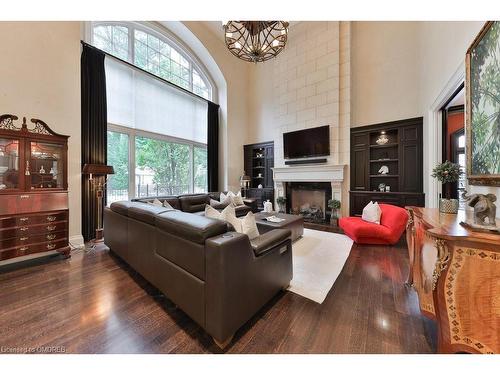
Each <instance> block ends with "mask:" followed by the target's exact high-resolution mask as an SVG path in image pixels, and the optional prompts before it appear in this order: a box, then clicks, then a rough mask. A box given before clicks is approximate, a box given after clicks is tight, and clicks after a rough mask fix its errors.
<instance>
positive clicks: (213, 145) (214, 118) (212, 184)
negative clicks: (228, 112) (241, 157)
mask: <svg viewBox="0 0 500 375" xmlns="http://www.w3.org/2000/svg"><path fill="white" fill-rule="evenodd" d="M207 169H208V191H219V105H217V104H215V103H212V102H208V137H207Z"/></svg>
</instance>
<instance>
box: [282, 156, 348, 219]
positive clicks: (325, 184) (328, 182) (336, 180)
mask: <svg viewBox="0 0 500 375" xmlns="http://www.w3.org/2000/svg"><path fill="white" fill-rule="evenodd" d="M344 170H345V165H303V166H287V167H275V168H273V178H274V184H275V189H276V194H275V196H276V197H286V198H287V205H286V210H287V212H291V210H293V209H294V207H292V206H294V205H295V209H297V208H298V209H299V211H300V208H301V207H300V206H304V203H302V204H300V203H299V204H295V203H294V197H293V196H292V192H293V190H294V189H295V190H296V191H301V193H300V194H299V195H298V194H297V192H296V193H295V201H296V200H297V199H298V198H299V199H302V198H303V197H304V195H305V196H307V194H312V193H311V191H318V192H320V191H321V192H324V195H323V193H322V194H321V197H324V198H322V199H320V198H318V196H319V193H314V194H313V195H310V197H311V199H312V201H311V202H308V203H309V207H307V205H306V206H305V207H302V208H303V211H305V212H306V214H312V215H313V216H312V217H308V219H309V218H310V219H311V222H313V221H312V219H313V218H314V217H318V218H319V214H318V213H317V208H318V207H317V206H319V207H321V209H322V210H323V212H324V219H323V220H324V221H325V222H327V221H328V220H329V219H330V216H329V211H330V210H329V209H328V208H326V207H327V205H326V203H327V202H328V200H329V199H332V198H333V199H337V200H339V201H340V202H341V204H342V205H344V203H345V202H344V201H343V200H342V191H343V183H344ZM300 195H301V196H300ZM320 200H321V201H322V203H321V204H320V202H319V201H320ZM311 205H313V206H314V207H312V209H311ZM323 206H324V207H325V209H323ZM314 215H316V216H314ZM305 219H306V218H305Z"/></svg>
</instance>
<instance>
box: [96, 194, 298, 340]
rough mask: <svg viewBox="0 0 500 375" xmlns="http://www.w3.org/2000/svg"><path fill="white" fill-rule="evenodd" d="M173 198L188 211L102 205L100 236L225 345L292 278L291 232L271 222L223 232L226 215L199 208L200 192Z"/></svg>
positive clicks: (137, 204) (140, 205) (143, 205)
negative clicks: (267, 227)
mask: <svg viewBox="0 0 500 375" xmlns="http://www.w3.org/2000/svg"><path fill="white" fill-rule="evenodd" d="M160 200H162V198H161V197H160ZM184 200H189V201H190V202H189V203H187V202H183V201H184ZM197 202H199V203H197ZM178 203H179V205H175V206H174V205H173V204H172V203H171V204H172V206H174V207H176V208H177V207H178V208H182V207H184V208H185V207H191V209H193V212H183V211H180V210H178V209H176V210H172V209H166V208H164V207H159V206H154V205H151V204H148V203H144V202H137V201H136V202H129V201H123V202H115V203H112V204H111V207H110V208H105V210H104V230H105V238H104V242H105V244H106V245H107V246H108V247H109V248H110V249H111V251H113V252H114V253H116V254H117V255H118V256H120V257H121V258H122V259H123V260H124V261H125V262H127V263H128V264H129V265H130V266H131V267H132V268H134V269H135V270H136V271H137V272H139V273H140V274H141V275H142V276H143V277H144V278H145V279H147V280H148V281H149V282H150V283H151V284H153V285H154V286H156V287H157V288H158V289H159V290H160V291H161V292H162V293H164V294H165V296H167V297H168V298H169V299H170V300H172V301H173V302H174V303H175V304H176V305H177V306H179V307H180V308H181V309H182V310H183V311H184V312H185V313H187V314H188V315H189V316H190V317H191V318H192V319H193V320H195V321H196V322H197V323H198V324H199V325H200V326H202V327H203V328H204V329H205V330H206V331H207V332H208V333H209V334H210V335H211V336H212V337H213V339H214V341H215V343H216V344H217V345H218V346H219V347H221V348H224V347H225V346H226V345H228V344H229V342H230V341H231V339H232V337H233V335H234V333H235V332H236V331H237V330H238V329H239V328H240V327H241V326H242V325H243V324H244V323H245V322H247V321H248V320H249V319H250V318H251V317H252V316H253V315H254V314H255V313H256V312H257V311H258V310H259V309H260V308H261V307H262V306H263V305H265V304H266V303H267V302H268V301H269V300H270V299H271V298H272V297H273V296H274V295H275V294H276V293H277V292H278V291H280V290H281V289H283V288H286V287H287V286H288V285H289V283H290V280H291V279H292V248H291V232H290V230H288V229H275V230H272V231H269V232H267V233H264V234H263V235H261V236H259V237H258V238H256V239H255V240H253V241H250V240H249V239H248V236H246V235H244V234H240V233H236V232H230V231H228V226H227V225H226V223H224V222H223V221H220V220H215V219H211V218H207V217H205V216H203V215H199V214H197V213H198V212H200V210H199V209H198V208H201V204H202V203H201V198H200V197H199V196H197V197H194V196H191V197H189V198H187V197H186V198H183V197H178ZM203 204H205V203H203ZM197 205H199V206H197Z"/></svg>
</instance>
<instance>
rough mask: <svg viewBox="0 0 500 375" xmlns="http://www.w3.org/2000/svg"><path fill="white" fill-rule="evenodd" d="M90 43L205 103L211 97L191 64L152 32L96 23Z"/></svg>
mask: <svg viewBox="0 0 500 375" xmlns="http://www.w3.org/2000/svg"><path fill="white" fill-rule="evenodd" d="M92 41H93V44H94V45H95V46H96V47H98V48H100V49H102V50H104V51H106V52H108V53H110V54H112V55H115V56H117V57H119V58H120V59H123V60H126V61H128V62H130V63H132V64H134V65H136V66H137V67H139V68H141V69H144V70H146V71H148V72H150V73H152V74H155V75H157V76H158V77H161V78H163V79H165V80H167V81H169V82H172V83H174V84H176V85H178V86H180V87H182V88H184V89H186V90H189V91H191V92H193V93H195V94H197V95H200V96H202V97H203V98H205V99H209V100H210V99H211V97H212V88H211V85H210V83H209V81H208V79H207V78H205V77H204V76H203V75H202V74H201V73H200V70H199V69H197V68H196V66H195V65H196V64H194V63H193V60H192V59H189V57H188V56H186V55H185V54H184V53H183V52H181V51H179V50H178V49H177V48H176V47H175V46H174V44H173V43H169V40H168V39H167V38H166V37H164V36H162V35H161V34H159V33H157V32H155V31H153V30H149V29H147V28H146V27H143V26H139V25H137V24H135V23H127V24H114V23H113V24H106V23H96V24H93V27H92Z"/></svg>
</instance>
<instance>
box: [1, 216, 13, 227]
mask: <svg viewBox="0 0 500 375" xmlns="http://www.w3.org/2000/svg"><path fill="white" fill-rule="evenodd" d="M16 226H17V217H15V216H14V217H12V216H10V217H4V218H0V229H3V228H12V227H16Z"/></svg>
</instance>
